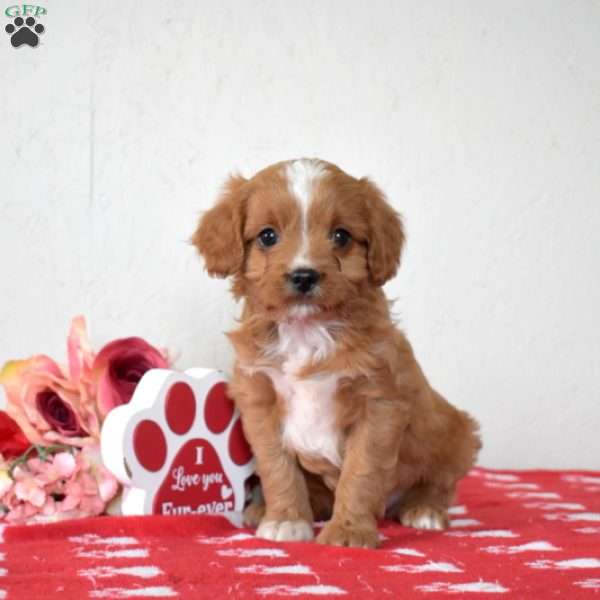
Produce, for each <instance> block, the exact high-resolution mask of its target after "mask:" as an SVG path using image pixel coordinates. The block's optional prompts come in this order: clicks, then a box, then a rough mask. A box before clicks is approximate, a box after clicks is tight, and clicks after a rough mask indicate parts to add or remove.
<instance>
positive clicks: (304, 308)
mask: <svg viewBox="0 0 600 600" xmlns="http://www.w3.org/2000/svg"><path fill="white" fill-rule="evenodd" d="M320 312H321V308H320V307H319V306H317V305H316V304H308V303H306V302H302V301H299V302H296V303H295V304H290V305H289V306H288V308H287V317H288V318H289V319H293V320H299V321H305V320H307V319H310V318H311V317H315V316H316V315H318V314H319V313H320Z"/></svg>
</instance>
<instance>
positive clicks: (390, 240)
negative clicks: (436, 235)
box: [360, 178, 404, 285]
mask: <svg viewBox="0 0 600 600" xmlns="http://www.w3.org/2000/svg"><path fill="white" fill-rule="evenodd" d="M360 181H361V184H362V185H363V197H364V198H365V202H366V204H367V215H368V222H369V237H368V240H367V241H368V253H367V262H368V264H369V271H370V273H371V279H372V280H373V283H375V285H383V284H384V283H385V282H386V281H388V280H389V279H391V278H392V277H393V276H394V275H395V274H396V271H397V270H398V267H399V266H400V255H401V253H402V248H403V246H404V228H403V227H402V219H401V218H400V215H399V214H398V213H397V212H396V211H395V210H394V209H393V208H392V207H391V206H390V205H389V204H388V203H387V201H386V199H385V196H384V195H383V192H382V191H381V190H380V189H379V188H378V187H377V186H376V185H375V184H374V183H373V182H371V181H369V180H368V179H366V178H364V179H361V180H360Z"/></svg>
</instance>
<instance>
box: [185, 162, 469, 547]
mask: <svg viewBox="0 0 600 600" xmlns="http://www.w3.org/2000/svg"><path fill="white" fill-rule="evenodd" d="M192 241H193V243H194V244H195V245H196V247H197V248H198V251H199V252H200V253H201V254H202V256H203V257H204V259H205V262H206V268H207V270H208V272H209V273H210V274H211V275H215V276H218V277H228V276H231V277H233V294H234V295H235V297H236V298H237V299H243V301H244V305H243V312H242V317H241V322H240V327H239V328H238V329H237V330H235V331H233V332H231V333H230V334H229V338H230V340H231V342H232V344H233V346H234V348H235V351H236V354H237V360H236V363H235V367H234V372H233V378H232V381H231V384H230V388H229V389H230V394H231V396H232V397H233V398H234V400H235V402H236V404H237V406H238V408H239V410H240V412H241V414H242V421H243V425H244V430H245V432H246V435H247V437H248V441H249V442H250V444H251V446H252V448H253V450H254V453H255V455H256V459H257V466H258V473H259V475H260V478H261V483H262V488H263V493H264V498H265V504H266V507H264V506H263V507H262V508H261V507H260V506H256V505H255V506H252V507H251V509H250V511H248V513H247V519H248V520H249V521H254V524H258V530H257V535H258V536H260V537H264V538H267V539H272V540H305V539H312V537H313V528H312V523H313V519H315V518H317V519H330V520H329V522H328V523H327V524H326V525H325V527H324V528H323V530H322V531H321V533H320V534H319V536H318V538H317V541H318V542H321V543H325V544H340V545H345V546H366V547H374V546H377V545H378V535H377V525H376V520H377V518H379V517H382V516H383V515H384V514H385V513H386V511H387V513H388V514H393V515H394V516H395V517H397V518H398V519H399V520H400V521H401V522H402V523H403V524H405V525H409V526H413V527H420V528H425V529H442V528H444V527H446V526H447V524H448V516H447V509H448V506H449V505H450V503H451V502H452V499H453V494H454V491H455V487H456V482H457V481H458V480H459V479H460V478H461V477H462V476H463V475H465V474H466V472H467V471H468V470H469V468H470V467H471V465H473V463H474V461H475V458H476V456H477V452H478V450H479V448H480V441H479V437H478V434H477V430H478V427H477V424H476V423H475V421H474V420H473V419H472V418H471V417H470V416H469V415H468V414H466V413H464V412H462V411H459V410H457V409H456V408H454V407H453V406H451V405H450V404H449V403H448V402H446V400H444V398H442V396H440V395H439V394H438V393H437V392H436V391H435V390H434V389H432V388H431V386H430V385H429V383H428V382H427V379H426V378H425V376H424V375H423V372H422V371H421V369H420V367H419V365H418V363H417V361H416V360H415V358H414V356H413V353H412V349H411V346H410V344H409V343H408V341H407V340H406V338H405V337H404V335H403V334H402V332H401V331H399V330H398V329H397V328H396V327H395V326H394V323H393V321H392V319H391V318H390V312H389V306H388V301H387V300H386V298H385V296H384V293H383V291H382V289H381V286H382V285H383V284H384V283H385V282H386V281H388V280H389V279H390V278H391V277H393V276H394V274H395V273H396V270H397V268H398V265H399V263H400V253H401V250H402V246H403V243H404V235H403V231H402V223H401V220H400V218H399V216H398V214H397V213H396V212H395V211H394V210H393V209H392V208H391V207H390V206H389V204H387V202H386V201H385V198H384V196H383V194H382V193H381V192H380V191H379V189H378V188H377V187H376V186H375V185H374V184H373V183H371V182H370V181H369V180H368V179H355V178H354V177H351V176H350V175H347V174H346V173H344V172H343V171H342V170H340V169H339V168H338V167H336V166H335V165H332V164H330V163H326V162H324V161H321V160H314V159H311V160H309V159H301V160H294V161H287V162H282V163H278V164H275V165H272V166H270V167H268V168H266V169H264V170H263V171H260V172H259V173H257V174H256V175H255V176H254V177H252V178H251V179H249V180H246V179H244V178H242V177H232V178H231V179H230V180H229V182H228V183H227V185H226V187H225V190H224V192H223V194H222V196H221V198H220V199H219V201H218V203H217V204H216V206H215V207H214V208H213V209H211V210H209V211H208V212H207V213H206V214H205V215H204V216H203V218H202V219H201V221H200V224H199V226H198V229H197V231H196V233H195V234H194V236H193V240H192ZM259 521H260V522H259Z"/></svg>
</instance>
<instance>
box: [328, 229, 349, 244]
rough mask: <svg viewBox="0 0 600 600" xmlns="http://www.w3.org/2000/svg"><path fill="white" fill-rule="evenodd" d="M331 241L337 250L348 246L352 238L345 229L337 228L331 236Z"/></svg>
mask: <svg viewBox="0 0 600 600" xmlns="http://www.w3.org/2000/svg"><path fill="white" fill-rule="evenodd" d="M331 239H332V240H333V243H334V244H335V245H336V246H337V247H338V248H343V247H344V246H347V245H348V243H349V242H350V240H351V239H352V236H351V235H350V234H349V233H348V232H347V231H346V230H345V229H341V228H340V227H338V228H337V229H335V230H334V231H333V233H332V234H331Z"/></svg>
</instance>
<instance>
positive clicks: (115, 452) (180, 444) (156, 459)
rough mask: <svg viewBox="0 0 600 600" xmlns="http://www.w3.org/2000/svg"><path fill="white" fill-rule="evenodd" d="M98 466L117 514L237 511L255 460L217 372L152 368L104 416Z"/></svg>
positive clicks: (242, 504)
mask: <svg viewBox="0 0 600 600" xmlns="http://www.w3.org/2000/svg"><path fill="white" fill-rule="evenodd" d="M101 450H102V460H103V461H104V464H105V465H106V467H107V468H108V469H110V470H111V471H112V472H113V474H114V475H115V477H117V478H118V479H119V480H120V481H121V482H122V483H123V484H124V485H125V489H126V492H125V493H124V496H123V501H122V512H123V514H124V515H140V514H162V515H173V514H208V513H225V514H226V515H227V513H232V512H240V511H241V510H242V509H243V508H244V503H245V499H246V493H245V482H246V479H248V477H250V476H251V475H252V474H253V472H254V460H253V458H252V454H251V451H250V447H249V446H248V443H247V442H246V439H245V437H244V433H243V431H242V423H241V421H240V418H239V414H238V413H237V411H236V410H235V408H234V405H233V402H232V401H231V400H230V399H229V398H228V397H227V394H226V380H225V379H224V377H223V374H222V373H221V372H219V371H209V370H206V369H190V370H188V371H185V372H183V373H181V372H177V371H171V370H168V369H152V370H150V371H148V372H147V373H146V374H145V375H144V377H142V379H141V380H140V382H139V384H138V385H137V387H136V389H135V393H134V395H133V397H132V399H131V401H130V402H129V403H128V404H125V405H123V406H119V407H117V408H114V409H113V410H112V411H110V413H108V415H107V417H106V420H105V421H104V425H103V427H102V435H101Z"/></svg>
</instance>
